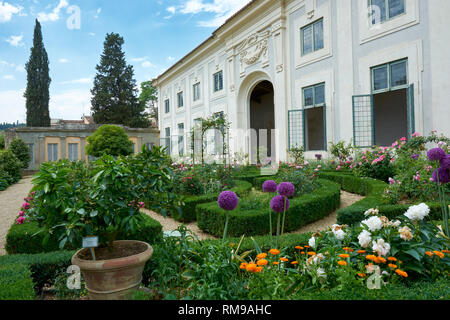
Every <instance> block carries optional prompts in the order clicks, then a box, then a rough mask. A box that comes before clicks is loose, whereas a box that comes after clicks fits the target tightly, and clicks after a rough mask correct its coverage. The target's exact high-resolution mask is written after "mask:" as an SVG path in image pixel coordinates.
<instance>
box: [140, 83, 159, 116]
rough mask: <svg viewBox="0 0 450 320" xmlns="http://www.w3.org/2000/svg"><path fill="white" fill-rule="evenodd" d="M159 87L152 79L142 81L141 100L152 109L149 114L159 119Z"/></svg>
mask: <svg viewBox="0 0 450 320" xmlns="http://www.w3.org/2000/svg"><path fill="white" fill-rule="evenodd" d="M157 100H158V89H157V88H155V87H154V86H153V84H152V81H144V82H142V83H141V94H140V96H139V101H140V102H141V103H143V104H144V105H145V107H146V108H148V109H149V110H150V112H149V116H150V117H152V118H155V119H156V121H158V104H157V103H156V102H157Z"/></svg>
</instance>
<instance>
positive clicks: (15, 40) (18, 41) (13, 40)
mask: <svg viewBox="0 0 450 320" xmlns="http://www.w3.org/2000/svg"><path fill="white" fill-rule="evenodd" d="M22 39H23V35H20V36H11V37H9V38H8V39H6V40H5V41H6V42H8V43H9V44H10V45H12V46H13V47H21V46H23V45H24V44H23V42H22Z"/></svg>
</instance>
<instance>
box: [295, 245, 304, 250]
mask: <svg viewBox="0 0 450 320" xmlns="http://www.w3.org/2000/svg"><path fill="white" fill-rule="evenodd" d="M295 249H298V250H303V249H304V248H303V247H302V246H296V247H295Z"/></svg>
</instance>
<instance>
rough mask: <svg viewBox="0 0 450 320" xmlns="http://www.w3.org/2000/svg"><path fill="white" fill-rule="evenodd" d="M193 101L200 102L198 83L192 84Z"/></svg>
mask: <svg viewBox="0 0 450 320" xmlns="http://www.w3.org/2000/svg"><path fill="white" fill-rule="evenodd" d="M193 88H194V101H198V100H200V82H198V83H196V84H194V87H193Z"/></svg>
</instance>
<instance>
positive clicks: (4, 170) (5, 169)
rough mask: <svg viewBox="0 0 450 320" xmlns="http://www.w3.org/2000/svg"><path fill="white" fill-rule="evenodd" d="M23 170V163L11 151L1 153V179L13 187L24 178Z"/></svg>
mask: <svg viewBox="0 0 450 320" xmlns="http://www.w3.org/2000/svg"><path fill="white" fill-rule="evenodd" d="M21 170H22V163H21V162H20V161H19V159H17V157H16V156H15V155H14V153H13V152H12V151H11V150H9V149H8V150H4V151H0V178H2V179H5V180H6V181H7V182H8V184H10V185H11V184H13V183H16V182H17V181H19V180H20V178H22V173H21Z"/></svg>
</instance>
